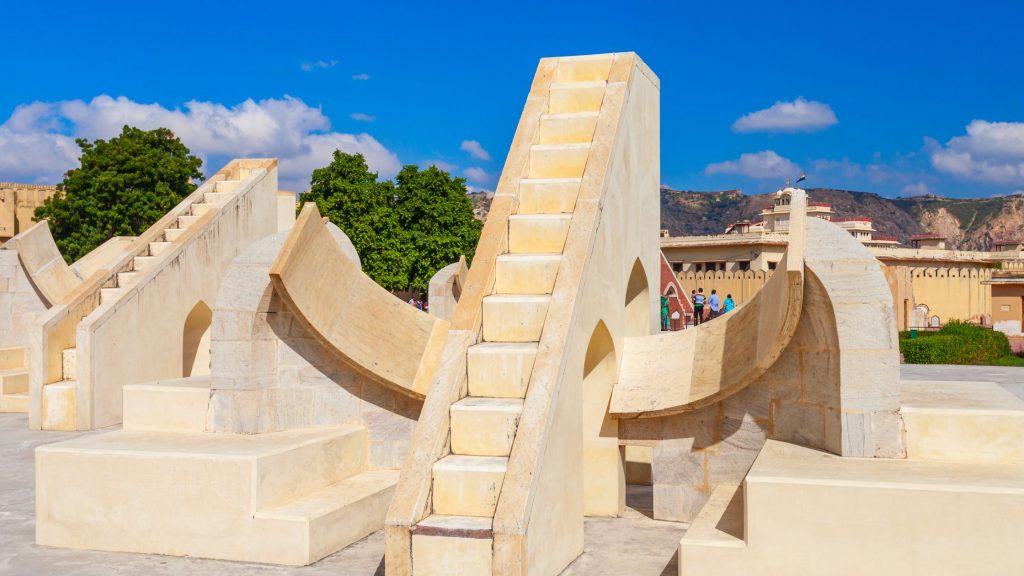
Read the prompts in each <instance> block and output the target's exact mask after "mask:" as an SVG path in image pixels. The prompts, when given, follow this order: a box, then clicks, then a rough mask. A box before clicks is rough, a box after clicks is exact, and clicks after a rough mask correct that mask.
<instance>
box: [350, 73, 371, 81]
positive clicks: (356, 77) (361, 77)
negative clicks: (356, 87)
mask: <svg viewBox="0 0 1024 576" xmlns="http://www.w3.org/2000/svg"><path fill="white" fill-rule="evenodd" d="M352 79H353V80H369V79H370V75H369V74H367V73H366V72H363V73H362V74H353V75H352Z"/></svg>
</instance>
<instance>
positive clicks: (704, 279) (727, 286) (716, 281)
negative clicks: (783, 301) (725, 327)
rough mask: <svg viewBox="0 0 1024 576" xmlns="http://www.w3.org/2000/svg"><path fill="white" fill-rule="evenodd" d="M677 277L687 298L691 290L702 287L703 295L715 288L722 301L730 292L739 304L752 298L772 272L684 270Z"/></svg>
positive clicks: (766, 281)
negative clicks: (684, 271)
mask: <svg viewBox="0 0 1024 576" xmlns="http://www.w3.org/2000/svg"><path fill="white" fill-rule="evenodd" d="M677 277H678V278H679V283H680V284H681V285H682V286H683V292H684V293H685V295H686V297H687V298H689V297H690V291H691V290H697V289H700V288H703V289H704V295H705V296H707V295H709V294H711V291H712V290H717V291H718V295H719V298H720V299H721V300H722V301H724V300H725V297H726V295H728V294H732V299H733V301H734V302H736V305H737V306H739V305H740V304H743V303H744V302H747V301H749V300H750V299H751V298H753V297H754V294H757V292H758V291H759V290H760V289H761V288H763V287H764V285H765V284H767V283H768V280H769V279H771V277H772V272H760V271H757V272H754V271H750V270H748V271H746V272H686V273H683V274H678V275H677Z"/></svg>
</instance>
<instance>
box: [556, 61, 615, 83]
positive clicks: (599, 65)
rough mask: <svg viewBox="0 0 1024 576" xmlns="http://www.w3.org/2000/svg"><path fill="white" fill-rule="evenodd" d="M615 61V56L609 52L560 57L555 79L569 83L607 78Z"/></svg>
mask: <svg viewBox="0 0 1024 576" xmlns="http://www.w3.org/2000/svg"><path fill="white" fill-rule="evenodd" d="M613 61H614V57H613V56H611V55H609V54H595V55H588V56H572V57H569V58H559V59H558V67H557V69H556V70H555V81H556V82H559V83H567V82H593V81H595V80H601V81H604V80H607V79H608V73H609V72H611V69H612V62H613Z"/></svg>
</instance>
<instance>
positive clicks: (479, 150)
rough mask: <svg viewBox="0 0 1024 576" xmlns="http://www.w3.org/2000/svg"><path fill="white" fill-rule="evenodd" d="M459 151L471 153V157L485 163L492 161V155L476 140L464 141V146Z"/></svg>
mask: <svg viewBox="0 0 1024 576" xmlns="http://www.w3.org/2000/svg"><path fill="white" fill-rule="evenodd" d="M459 150H463V151H465V152H469V155H470V156H472V157H473V158H479V159H481V160H484V161H487V160H490V159H491V155H490V153H488V152H487V150H484V147H483V146H481V145H480V142H478V141H476V140H463V141H462V145H461V146H459Z"/></svg>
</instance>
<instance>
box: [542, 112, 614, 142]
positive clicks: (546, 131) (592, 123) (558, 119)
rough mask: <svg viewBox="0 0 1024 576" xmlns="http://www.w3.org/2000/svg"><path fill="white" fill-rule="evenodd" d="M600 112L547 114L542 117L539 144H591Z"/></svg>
mask: <svg viewBox="0 0 1024 576" xmlns="http://www.w3.org/2000/svg"><path fill="white" fill-rule="evenodd" d="M599 115H600V112H569V113H566V114H545V115H544V116H541V117H540V126H539V128H538V130H537V144H589V143H590V142H591V141H593V139H594V130H595V129H596V128H597V118H598V116H599Z"/></svg>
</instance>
